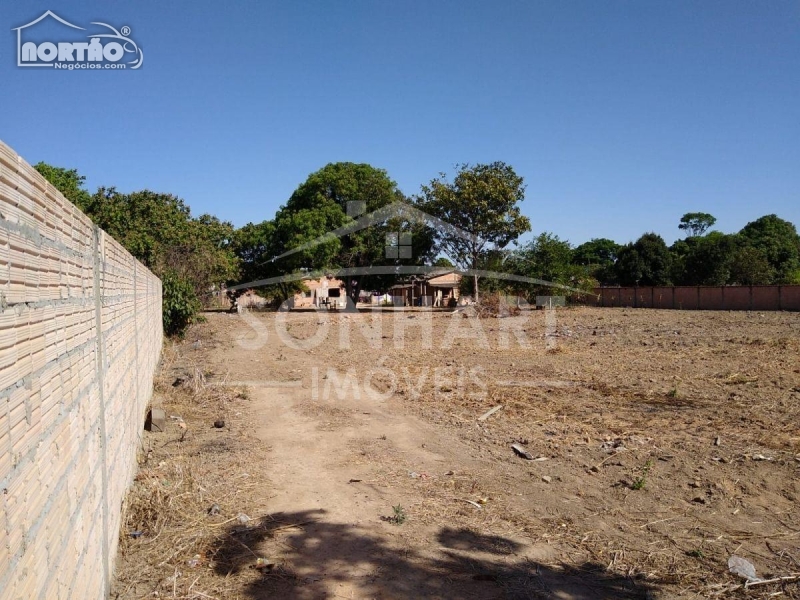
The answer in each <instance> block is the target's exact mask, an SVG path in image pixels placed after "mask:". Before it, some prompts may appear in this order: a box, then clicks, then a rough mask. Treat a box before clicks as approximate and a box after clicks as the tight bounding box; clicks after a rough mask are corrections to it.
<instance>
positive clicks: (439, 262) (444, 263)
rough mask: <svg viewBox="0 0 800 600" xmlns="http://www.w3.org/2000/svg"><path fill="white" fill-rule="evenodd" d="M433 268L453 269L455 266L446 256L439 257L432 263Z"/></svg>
mask: <svg viewBox="0 0 800 600" xmlns="http://www.w3.org/2000/svg"><path fill="white" fill-rule="evenodd" d="M433 266H434V267H446V268H450V267H455V265H454V264H453V263H452V262H451V261H450V259H449V258H447V257H446V256H440V257H439V258H437V259H436V260H435V261H433Z"/></svg>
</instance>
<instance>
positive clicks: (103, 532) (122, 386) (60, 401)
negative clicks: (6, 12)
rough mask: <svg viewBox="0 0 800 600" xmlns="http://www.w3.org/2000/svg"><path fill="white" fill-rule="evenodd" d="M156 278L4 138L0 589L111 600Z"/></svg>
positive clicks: (154, 341)
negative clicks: (115, 558)
mask: <svg viewBox="0 0 800 600" xmlns="http://www.w3.org/2000/svg"><path fill="white" fill-rule="evenodd" d="M161 339H162V329H161V282H160V281H159V280H158V278H156V277H155V276H154V275H153V274H152V273H150V272H149V271H148V270H147V269H146V268H145V267H143V266H142V265H141V264H140V263H138V262H137V261H136V260H135V259H134V258H133V257H132V256H131V255H130V254H128V253H127V252H126V251H125V250H124V249H123V248H122V247H121V246H120V245H119V244H118V243H117V242H115V241H114V240H113V239H111V238H110V237H109V236H108V235H106V234H105V233H104V232H103V231H102V230H99V229H98V228H97V227H95V226H94V225H93V224H92V222H91V221H90V220H89V218H88V217H86V216H85V215H84V214H83V213H81V212H80V211H79V210H78V209H77V208H75V207H74V206H73V205H72V204H70V203H69V202H68V201H67V200H65V199H64V197H63V196H62V195H61V194H60V193H59V192H58V191H57V190H56V189H55V188H53V187H52V186H51V185H50V184H48V183H47V181H46V180H45V179H44V178H43V177H41V176H40V175H39V174H38V173H37V172H36V171H35V170H34V169H33V168H32V167H31V166H30V165H28V164H27V163H26V162H25V161H23V160H22V159H21V158H20V157H18V156H17V154H16V153H15V152H14V151H13V150H11V149H10V148H9V147H8V146H6V145H5V144H3V143H2V142H0V598H1V599H2V600H6V599H11V598H14V599H15V598H22V599H25V600H29V599H31V598H39V599H42V600H45V599H46V600H51V599H60V598H81V599H83V598H104V597H105V596H106V595H107V590H108V587H109V581H110V578H111V572H112V568H113V557H114V556H115V554H116V548H117V541H118V533H119V525H120V507H121V503H122V500H123V496H124V493H125V491H126V489H127V488H128V486H129V484H130V482H131V480H132V477H133V473H134V469H135V466H136V449H137V445H138V440H139V436H140V432H141V429H142V424H143V420H144V412H145V408H146V406H147V403H148V402H149V399H150V394H151V390H152V380H153V373H154V371H155V368H156V363H157V361H158V358H159V353H160V350H161Z"/></svg>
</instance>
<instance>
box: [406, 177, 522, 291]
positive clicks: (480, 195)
mask: <svg viewBox="0 0 800 600" xmlns="http://www.w3.org/2000/svg"><path fill="white" fill-rule="evenodd" d="M524 199H525V185H524V183H523V178H522V177H520V176H519V175H517V174H516V173H515V172H514V169H513V168H511V166H510V165H507V164H505V163H503V162H494V163H491V164H477V165H467V164H462V165H460V166H458V167H457V172H456V174H455V177H454V178H453V180H452V181H449V180H448V179H447V176H446V175H445V174H444V173H442V174H441V175H440V176H439V177H438V178H436V179H433V180H432V181H431V182H430V184H428V185H423V186H422V194H421V196H420V197H419V198H418V204H419V206H420V208H422V210H424V211H426V212H427V213H429V214H431V215H433V216H435V217H438V218H440V219H442V220H443V221H446V222H447V223H449V224H450V225H453V226H455V227H457V228H458V229H460V230H462V231H465V232H468V233H470V234H472V235H471V236H462V235H459V234H458V233H454V232H451V231H445V230H438V231H437V239H438V241H439V243H440V244H441V247H442V250H443V251H444V252H445V253H446V254H447V255H448V256H449V257H450V258H451V259H453V260H454V261H455V262H456V264H457V265H458V266H460V267H461V268H463V269H478V268H479V265H480V263H481V258H482V257H483V256H485V255H486V254H487V253H488V252H491V251H496V250H502V249H503V248H505V247H506V246H508V244H510V243H512V242H514V243H516V240H517V239H518V238H519V236H520V235H522V234H523V233H525V232H526V231H530V221H529V220H528V218H527V217H526V216H524V215H523V214H522V213H521V211H520V208H519V204H520V203H521V202H522V201H523V200H524ZM473 291H474V294H475V301H476V302H478V301H479V300H480V298H479V293H478V275H477V274H474V275H473Z"/></svg>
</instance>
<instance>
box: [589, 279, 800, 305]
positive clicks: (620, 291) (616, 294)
mask: <svg viewBox="0 0 800 600" xmlns="http://www.w3.org/2000/svg"><path fill="white" fill-rule="evenodd" d="M595 301H596V303H597V306H609V307H614V306H617V307H631V308H669V309H673V308H674V309H683V310H791V311H800V285H742V286H736V285H727V286H725V285H722V286H720V285H716V286H676V287H671V286H662V287H602V288H595V289H594V297H593V298H592V299H590V301H589V303H590V304H591V303H594V302H595Z"/></svg>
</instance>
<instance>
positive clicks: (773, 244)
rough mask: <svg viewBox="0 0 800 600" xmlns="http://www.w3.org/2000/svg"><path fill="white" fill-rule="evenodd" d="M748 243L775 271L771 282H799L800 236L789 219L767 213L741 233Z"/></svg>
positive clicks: (749, 224)
mask: <svg viewBox="0 0 800 600" xmlns="http://www.w3.org/2000/svg"><path fill="white" fill-rule="evenodd" d="M739 233H740V235H741V236H742V238H743V239H744V240H745V243H746V244H747V245H749V246H751V247H753V248H755V249H757V250H760V251H761V252H762V253H763V254H764V256H765V257H766V259H767V262H768V263H769V265H770V267H771V268H772V270H773V271H774V273H775V274H774V280H773V281H772V282H770V283H798V282H800V236H798V235H797V229H796V228H795V226H794V225H793V224H792V223H790V222H789V221H785V220H783V219H781V218H779V217H778V216H777V215H766V216H763V217H761V218H760V219H756V220H755V221H752V222H751V223H748V224H747V225H745V226H744V228H743V229H742V230H741V231H740V232H739Z"/></svg>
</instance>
